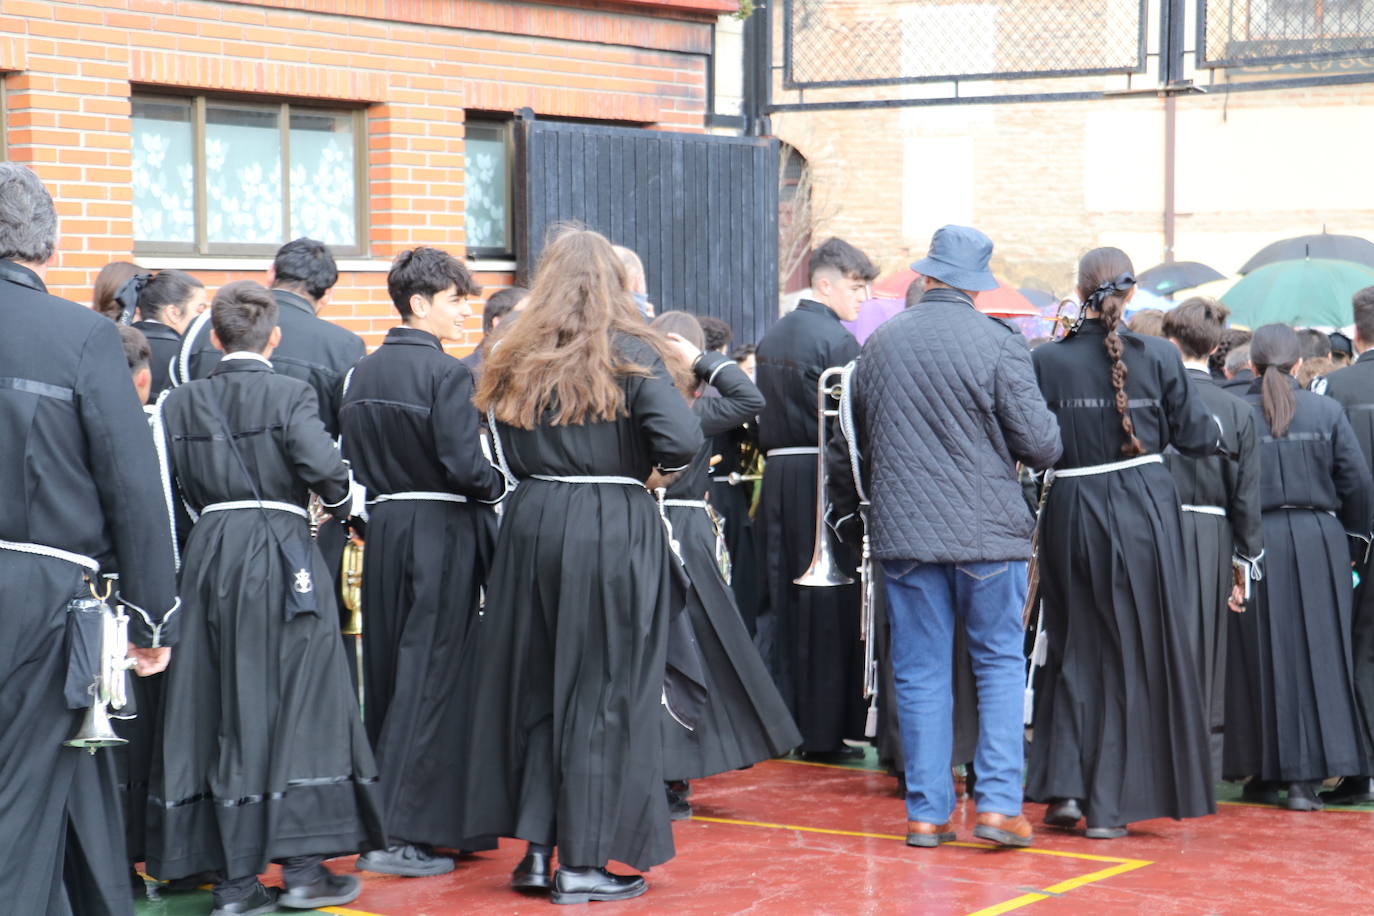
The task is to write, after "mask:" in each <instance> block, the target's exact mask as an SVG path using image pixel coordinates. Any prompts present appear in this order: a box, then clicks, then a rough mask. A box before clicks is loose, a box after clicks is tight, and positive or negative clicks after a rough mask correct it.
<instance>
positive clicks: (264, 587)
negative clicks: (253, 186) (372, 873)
mask: <svg viewBox="0 0 1374 916" xmlns="http://www.w3.org/2000/svg"><path fill="white" fill-rule="evenodd" d="M213 310H214V317H213V319H212V320H213V321H214V325H215V335H216V338H217V339H218V340H219V341H220V342H221V343H222V344H223V345H224V346H223V349H224V350H226V351H228V352H227V355H226V356H225V357H224V359H223V360H222V361H221V362H220V364H219V365H218V366H217V367H216V368H215V371H214V372H213V373H211V375H210V377H209V378H207V379H204V380H201V381H196V382H191V383H189V384H187V385H184V386H182V387H180V388H178V389H176V390H174V391H172V392H170V393H169V394H168V395H167V396H166V398H165V399H164V400H163V402H162V404H161V415H160V417H158V418H155V427H156V426H157V425H158V424H160V425H161V427H162V429H163V430H165V434H164V437H165V443H166V453H167V456H168V459H169V463H170V473H171V476H172V479H173V481H174V483H175V488H176V491H177V492H178V493H179V496H180V498H181V500H182V501H184V503H185V504H186V506H187V508H188V509H190V510H191V511H192V512H194V513H196V515H197V519H196V522H195V525H194V527H193V528H192V530H191V535H190V538H189V539H188V540H187V542H186V551H185V562H184V564H183V565H182V568H181V595H182V601H183V602H184V604H185V607H184V610H183V611H182V615H183V618H184V619H183V624H182V626H183V630H182V640H181V643H180V645H179V646H178V650H177V653H176V655H175V657H174V658H173V660H172V664H171V666H170V667H169V669H168V672H167V684H166V700H165V706H164V713H163V729H162V734H163V742H162V746H161V748H160V749H159V750H158V755H157V757H156V759H155V760H154V764H153V779H152V787H151V789H150V792H149V800H148V807H149V811H148V870H149V871H150V872H151V873H152V874H153V875H154V876H156V877H158V878H179V877H184V876H186V875H191V874H195V873H197V872H209V871H213V872H218V873H220V874H221V875H222V876H223V879H222V880H221V881H220V882H219V883H217V884H216V886H215V905H216V907H217V912H218V911H223V912H232V913H238V914H249V913H268V912H273V911H274V908H275V907H276V905H277V902H278V894H277V891H276V889H275V888H273V889H270V890H269V889H267V888H264V887H263V886H262V885H261V884H260V883H259V881H258V878H257V876H258V875H259V874H260V873H262V872H263V871H266V869H267V866H268V863H269V862H271V861H273V860H277V861H281V862H282V863H283V866H284V869H283V872H284V874H283V877H284V879H285V883H286V888H287V890H286V893H285V894H284V895H283V896H282V897H281V902H282V903H283V905H286V906H291V907H293V908H307V909H308V908H311V907H318V906H331V905H341V904H344V903H347V902H349V901H351V900H352V899H354V898H355V897H356V896H357V895H358V892H359V890H360V883H359V881H358V879H357V878H355V877H353V876H351V875H347V876H346V875H333V874H331V873H330V872H328V871H327V870H325V869H324V868H323V866H322V865H321V864H320V863H321V862H322V860H323V859H324V858H325V857H326V856H331V855H346V854H349V853H352V852H357V851H358V850H359V849H360V848H363V847H370V846H374V845H384V840H383V838H382V836H381V827H380V818H379V816H378V806H377V803H376V801H375V799H374V798H373V788H374V783H375V782H376V779H377V772H376V767H375V765H374V763H373V760H372V752H371V750H370V749H369V748H368V745H367V738H366V736H365V735H364V733H363V727H362V721H361V719H360V718H359V714H358V705H357V698H356V696H355V695H354V693H353V687H352V684H351V683H350V681H349V675H348V666H347V663H346V662H345V660H344V649H343V642H342V640H341V639H340V638H339V622H338V615H337V614H336V613H335V612H334V605H333V600H332V597H331V596H332V587H331V585H330V582H331V576H330V571H329V569H328V568H327V567H326V566H325V563H324V559H323V557H321V555H320V552H319V550H318V548H316V547H315V545H314V541H313V540H312V539H311V538H310V537H309V530H308V527H307V513H306V510H305V506H306V503H307V500H308V495H309V491H310V490H314V491H315V492H317V493H319V494H320V497H321V499H322V500H323V501H324V502H325V504H326V507H327V508H334V507H340V506H342V505H343V504H344V503H345V501H346V500H347V499H348V470H347V468H346V467H345V466H344V464H343V460H342V459H341V458H340V457H339V453H338V451H337V450H336V449H335V448H334V444H333V442H332V441H331V439H330V438H329V435H328V433H326V432H325V429H324V425H323V423H322V422H321V421H320V416H319V410H318V408H317V406H316V400H315V394H314V392H313V391H312V390H311V389H310V387H309V386H308V385H306V384H305V383H304V382H301V381H298V380H296V379H291V378H287V377H285V376H281V375H277V374H275V373H274V372H273V371H272V366H271V364H270V363H269V362H268V361H267V359H266V354H267V353H270V352H271V349H272V346H273V345H274V344H275V342H276V341H277V340H279V339H280V336H281V335H280V331H279V330H278V329H277V328H276V310H277V306H276V303H275V302H274V301H273V299H272V297H271V296H270V295H269V294H268V292H267V291H266V290H265V289H263V288H262V287H260V286H258V285H257V284H255V283H253V282H252V281H246V280H245V281H239V282H236V283H231V284H229V285H227V286H225V287H223V288H222V289H221V290H220V291H219V293H218V295H216V297H215V303H214V306H213ZM155 432H156V429H155ZM298 564H299V565H298ZM231 905H232V906H231ZM225 907H230V909H227V910H226V909H224V908H225Z"/></svg>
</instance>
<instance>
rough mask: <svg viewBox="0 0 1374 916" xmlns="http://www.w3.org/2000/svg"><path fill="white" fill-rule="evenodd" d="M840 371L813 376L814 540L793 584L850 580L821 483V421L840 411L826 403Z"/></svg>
mask: <svg viewBox="0 0 1374 916" xmlns="http://www.w3.org/2000/svg"><path fill="white" fill-rule="evenodd" d="M844 372H845V370H844V368H842V367H840V366H835V367H833V368H830V369H826V370H825V371H824V372H822V373H821V376H820V378H819V379H817V380H816V540H815V542H814V543H815V546H814V547H813V548H812V551H811V565H810V566H808V567H807V568H806V572H804V573H802V574H801V575H800V576H798V577H797V578H796V579H793V580H792V583H793V584H794V585H805V586H809V587H811V588H834V587H835V586H839V585H852V584H853V583H854V580H853V579H852V578H851V577H849V576H847V575H845V572H844V570H843V569H841V568H840V565H839V563H838V562H837V561H836V559H835V540H836V537H837V536H836V534H835V532H834V531H833V530H831V528H830V526H829V525H827V524H826V523H825V510H826V504H825V503H826V499H825V485H826V480H827V477H828V474H827V473H826V469H825V439H826V437H825V421H826V420H827V419H828V418H838V417H839V415H840V412H839V409H838V408H832V407H830V406H829V402H830V400H831V399H832V398H833V399H835V400H836V401H838V400H840V398H841V395H842V393H843V385H842V383H841V382H840V381H839V380H840V379H841V378H842V377H843V376H844Z"/></svg>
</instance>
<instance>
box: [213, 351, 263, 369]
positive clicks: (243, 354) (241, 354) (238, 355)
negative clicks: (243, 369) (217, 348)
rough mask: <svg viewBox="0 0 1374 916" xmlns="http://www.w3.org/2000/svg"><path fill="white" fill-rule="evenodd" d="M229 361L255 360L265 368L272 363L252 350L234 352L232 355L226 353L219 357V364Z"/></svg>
mask: <svg viewBox="0 0 1374 916" xmlns="http://www.w3.org/2000/svg"><path fill="white" fill-rule="evenodd" d="M230 359H256V360H257V361H258V362H260V363H262V364H263V365H265V366H270V365H272V361H271V360H270V359H268V358H267V357H265V356H263V355H262V354H261V353H254V352H253V351H252V350H235V351H234V352H233V353H226V354H224V355H223V356H221V357H220V360H221V362H222V361H224V360H230Z"/></svg>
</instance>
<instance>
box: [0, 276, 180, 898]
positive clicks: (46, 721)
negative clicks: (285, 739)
mask: <svg viewBox="0 0 1374 916" xmlns="http://www.w3.org/2000/svg"><path fill="white" fill-rule="evenodd" d="M0 325H3V327H4V332H3V333H0V480H3V481H4V483H5V485H6V486H7V487H8V489H9V491H10V494H11V497H12V498H10V499H5V500H0V540H5V541H11V542H16V543H33V544H42V545H44V546H47V547H52V548H56V549H59V550H65V551H69V552H72V553H76V554H80V555H83V556H87V557H91V558H93V559H95V560H97V561H98V562H99V563H100V566H101V568H102V569H103V570H105V571H118V572H119V574H120V582H119V590H120V593H121V594H122V595H123V596H124V597H125V599H126V604H127V605H128V606H129V608H130V609H129V611H128V614H129V617H130V618H131V620H130V639H131V640H132V641H133V642H134V643H135V644H137V645H139V646H145V647H146V646H151V645H169V644H171V643H173V642H175V641H176V640H175V635H176V634H175V632H174V630H175V627H176V625H177V624H178V623H179V622H180V618H181V616H182V615H181V614H180V612H175V613H174V612H173V607H174V604H175V600H176V581H175V573H174V568H173V561H172V542H171V531H170V529H171V523H170V522H169V521H168V513H167V502H166V500H165V499H164V495H163V492H162V488H161V486H160V484H159V480H158V474H157V456H156V454H155V452H154V450H153V440H152V438H151V437H150V436H149V435H148V427H147V423H146V421H145V420H144V416H143V412H142V410H141V409H140V408H139V404H138V397H137V395H136V394H135V393H134V387H133V383H132V382H131V380H130V378H129V369H128V364H127V363H126V362H125V360H124V349H123V347H122V346H121V344H120V340H119V334H118V332H117V330H116V328H115V325H114V324H113V323H112V322H110V321H109V320H107V319H106V318H104V317H103V316H101V315H98V314H96V313H95V312H92V311H91V310H90V309H87V308H83V307H82V306H80V305H77V304H75V303H73V302H68V301H66V300H64V299H59V298H57V297H56V296H50V295H48V293H47V290H46V287H45V286H44V285H43V281H42V280H40V279H39V278H38V276H37V275H36V274H34V273H33V272H32V271H30V270H28V269H26V268H24V267H21V266H19V265H17V264H14V263H12V262H10V261H0ZM83 573H84V570H83V569H82V568H81V567H79V566H77V565H76V564H74V563H70V562H67V561H65V560H60V559H53V558H50V557H45V556H38V555H34V554H29V553H20V552H16V551H13V550H7V549H0V774H3V777H0V861H3V862H4V863H5V867H4V869H3V871H0V900H3V901H4V906H3V908H4V910H5V912H8V913H16V914H18V913H24V914H30V913H32V914H40V913H52V914H64V913H71V912H76V913H81V914H83V916H85V914H116V913H118V914H126V913H129V912H130V911H131V902H130V897H129V881H128V858H127V853H126V850H125V843H124V835H123V830H124V821H123V817H122V814H121V811H120V797H119V794H118V790H117V788H116V778H115V773H114V766H113V763H114V760H113V757H112V756H111V754H110V753H109V752H108V751H98V752H97V753H95V754H94V755H92V754H89V753H87V752H86V751H84V750H80V749H77V748H71V747H64V746H63V744H62V742H63V741H66V740H67V739H68V738H70V737H72V735H74V734H75V733H76V731H77V728H78V726H79V725H80V723H81V720H82V717H83V714H84V712H85V710H84V709H69V708H68V707H67V703H66V702H65V700H64V696H63V684H64V681H65V677H66V671H67V651H66V637H65V633H66V627H67V603H68V602H69V601H70V600H71V599H73V598H77V597H81V596H84V595H89V594H90V592H89V590H88V587H87V585H86V583H85V581H84V578H83Z"/></svg>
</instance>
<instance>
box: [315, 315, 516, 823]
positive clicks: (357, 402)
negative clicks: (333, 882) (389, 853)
mask: <svg viewBox="0 0 1374 916" xmlns="http://www.w3.org/2000/svg"><path fill="white" fill-rule="evenodd" d="M339 419H340V427H341V432H342V437H341V445H342V447H343V450H344V456H345V457H346V458H347V459H348V461H349V463H350V464H351V465H352V467H353V473H354V475H355V476H356V478H357V479H358V480H359V481H360V482H361V483H362V484H363V485H364V486H365V487H367V491H368V499H369V517H368V525H367V548H366V550H365V551H364V553H363V583H362V588H363V594H362V601H363V652H364V662H363V668H364V672H365V678H364V684H365V690H366V696H365V700H364V713H365V721H366V724H367V733H368V737H369V738H371V739H372V746H373V748H374V749H375V750H376V753H377V767H378V770H379V771H380V773H381V788H382V797H383V799H384V801H385V806H386V820H387V831H388V833H389V835H390V836H391V837H392V839H393V841H394V840H404V841H406V842H410V843H429V844H432V845H436V846H448V847H453V848H460V847H461V848H468V849H471V848H473V847H472V845H471V844H465V843H464V842H463V841H464V839H465V838H464V837H462V836H459V835H457V834H455V833H454V832H453V831H454V830H455V829H456V827H457V825H458V822H459V820H460V817H459V809H458V805H459V791H458V786H459V784H458V781H457V780H455V779H454V778H453V771H454V769H455V768H456V767H458V766H459V765H460V764H461V763H462V758H463V754H464V749H463V748H462V747H461V746H460V743H459V740H460V732H461V726H462V723H463V722H464V720H466V718H467V717H469V716H470V715H471V714H472V705H471V704H472V697H470V696H466V695H464V694H463V693H462V692H461V691H460V690H459V689H458V686H457V677H458V662H459V659H460V657H461V655H462V649H463V644H464V642H465V641H466V640H467V637H468V633H469V631H470V629H471V627H472V626H473V624H474V621H475V620H476V619H477V613H478V610H479V609H480V600H481V589H482V586H483V584H484V583H485V582H486V578H487V570H488V568H489V567H490V565H491V557H492V548H493V546H494V543H495V540H496V513H495V510H494V509H493V508H492V507H491V506H490V505H486V504H484V501H486V502H494V501H495V500H497V499H499V498H500V497H501V495H502V493H503V492H504V481H503V480H502V478H501V475H500V474H499V473H498V472H497V471H496V469H495V468H493V467H492V465H491V463H490V462H489V461H488V460H487V458H486V457H485V456H484V455H483V453H482V446H481V439H480V433H479V426H480V423H479V419H478V413H477V409H476V408H475V407H473V406H472V376H471V375H470V374H469V373H468V370H467V367H465V366H464V365H463V364H462V363H461V362H459V361H458V360H456V359H454V358H453V357H452V356H449V355H448V354H446V353H445V352H444V350H443V346H442V345H441V344H440V343H439V339H438V338H437V337H435V336H434V335H432V334H429V333H427V332H425V331H419V330H414V329H412V328H404V327H400V328H393V329H392V330H391V331H390V332H388V334H387V336H386V340H385V342H384V343H383V344H382V346H381V347H380V348H378V349H377V351H376V352H375V353H373V354H372V355H370V356H366V357H364V358H363V359H362V361H361V362H359V363H358V365H357V367H356V368H355V369H354V370H353V376H352V378H351V380H350V382H349V385H348V391H347V393H346V394H345V396H344V402H343V408H342V409H341V410H340V412H339ZM399 493H436V494H453V495H456V496H462V497H464V498H465V499H466V500H467V502H444V501H442V500H435V499H428V500H426V499H410V500H387V499H383V500H381V501H377V500H378V497H382V496H387V495H390V494H399Z"/></svg>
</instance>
